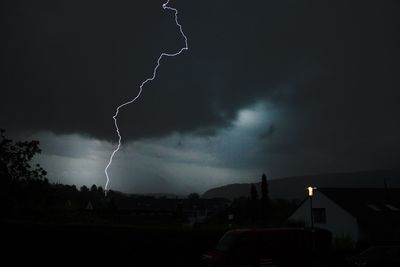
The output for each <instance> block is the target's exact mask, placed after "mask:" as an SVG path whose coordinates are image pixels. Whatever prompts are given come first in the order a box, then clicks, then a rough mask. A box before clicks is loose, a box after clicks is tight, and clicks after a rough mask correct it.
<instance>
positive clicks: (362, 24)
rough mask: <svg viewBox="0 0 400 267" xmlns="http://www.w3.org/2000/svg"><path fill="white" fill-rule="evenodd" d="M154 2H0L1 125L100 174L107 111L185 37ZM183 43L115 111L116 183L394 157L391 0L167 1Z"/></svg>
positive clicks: (396, 40)
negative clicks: (176, 12) (154, 76)
mask: <svg viewBox="0 0 400 267" xmlns="http://www.w3.org/2000/svg"><path fill="white" fill-rule="evenodd" d="M162 3H163V2H162V1H158V0H157V1H156V0H153V1H147V0H146V1H145V0H143V1H128V0H123V1H106V0H96V1H94V0H88V1H78V0H42V1H22V0H21V1H20V0H14V1H1V3H0V21H1V22H0V33H1V42H0V68H1V71H0V88H1V95H0V96H1V97H0V128H5V129H6V130H7V135H8V136H9V137H11V138H13V139H38V140H40V141H41V147H42V148H43V153H42V154H41V155H40V156H38V157H36V161H37V162H40V163H41V164H42V165H43V166H44V168H45V169H47V170H48V172H49V175H48V178H49V179H50V181H53V182H61V183H67V184H76V185H78V186H80V185H82V184H86V185H91V184H98V185H102V186H104V184H105V181H106V178H105V175H104V167H105V166H106V164H107V161H108V158H109V156H110V154H111V152H112V151H113V149H114V148H115V145H116V142H117V135H116V133H115V128H114V124H113V123H114V122H113V120H112V116H113V114H114V112H115V108H116V107H117V106H118V105H120V104H121V103H123V102H126V101H127V100H129V99H131V98H132V97H134V96H135V95H136V94H137V92H138V90H139V85H140V84H141V82H142V81H143V80H145V79H146V78H148V77H150V76H151V74H152V71H153V67H154V66H155V63H156V60H157V58H158V56H159V55H160V53H161V52H176V51H177V50H179V49H180V48H181V47H182V46H184V40H183V38H182V36H181V35H180V33H179V29H178V28H177V27H176V25H175V22H174V16H173V15H174V14H173V13H172V12H168V11H165V10H163V9H162ZM171 6H174V7H176V8H177V9H179V12H180V13H179V21H180V23H181V24H182V26H183V30H184V32H185V33H186V35H187V37H188V41H189V51H185V52H184V53H183V54H182V55H181V56H179V57H176V58H167V59H165V60H163V61H162V65H161V67H160V69H159V72H158V77H157V79H156V80H155V81H154V82H152V83H149V84H148V85H146V87H145V88H144V91H143V94H142V96H141V98H140V99H139V100H138V101H137V102H135V103H134V104H132V105H130V106H127V107H126V108H123V109H122V110H121V113H120V116H119V117H118V118H119V126H120V129H121V134H122V137H123V140H122V141H123V143H122V149H121V151H120V152H119V153H118V154H117V155H116V157H115V159H114V163H113V165H112V166H111V168H110V170H109V173H110V176H111V182H110V188H111V189H114V190H120V191H123V192H132V193H151V192H172V193H179V194H184V193H189V192H194V191H196V192H202V191H204V190H206V189H208V188H211V187H214V186H219V185H224V184H228V183H234V182H254V181H258V180H259V178H260V177H261V173H262V172H266V173H267V174H268V176H269V178H279V177H284V176H291V175H307V174H315V173H324V172H343V171H358V170H373V169H388V168H396V167H399V155H400V138H399V136H400V126H399V121H400V119H399V117H400V116H399V115H400V105H399V100H400V86H399V74H400V73H399V64H400V55H399V47H400V16H399V14H400V2H399V1H397V0H393V1H386V0H381V1H372V0H363V1H348V0H337V1H330V0H327V1H321V0H303V1H299V0H279V1H266V0H250V1H236V0H229V1H228V0H219V1H215V0H213V1H212V0H202V1H188V0H186V1H184V0H176V1H174V0H173V1H172V2H171Z"/></svg>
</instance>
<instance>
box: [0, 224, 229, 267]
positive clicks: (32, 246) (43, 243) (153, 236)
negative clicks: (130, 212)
mask: <svg viewBox="0 0 400 267" xmlns="http://www.w3.org/2000/svg"><path fill="white" fill-rule="evenodd" d="M223 233H224V231H222V230H211V229H208V230H205V229H182V228H181V229H179V228H176V229H174V228H135V227H130V226H107V225H61V224H58V225H56V224H37V223H15V222H2V223H1V243H2V249H1V254H2V255H3V257H2V258H3V260H6V261H7V262H10V264H9V265H7V266H17V265H20V264H21V263H28V264H29V266H44V265H46V266H47V265H53V266H59V265H61V264H62V265H64V264H66V263H67V264H68V265H72V266H80V265H82V264H85V265H89V266H96V265H101V266H103V265H109V266H122V265H123V266H141V267H142V266H143V267H145V266H177V267H179V266H185V267H186V266H200V263H201V260H200V259H201V255H202V254H203V253H204V252H207V251H208V250H209V249H211V248H212V247H213V246H214V245H215V243H216V242H217V240H218V239H219V238H220V237H221V236H222V234H223ZM3 266H4V265H3Z"/></svg>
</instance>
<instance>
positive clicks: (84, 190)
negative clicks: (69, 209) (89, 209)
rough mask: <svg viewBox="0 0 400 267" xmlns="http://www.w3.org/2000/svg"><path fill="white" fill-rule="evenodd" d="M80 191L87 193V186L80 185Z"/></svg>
mask: <svg viewBox="0 0 400 267" xmlns="http://www.w3.org/2000/svg"><path fill="white" fill-rule="evenodd" d="M80 191H81V192H82V193H84V194H86V193H89V188H87V186H86V185H82V186H81V188H80Z"/></svg>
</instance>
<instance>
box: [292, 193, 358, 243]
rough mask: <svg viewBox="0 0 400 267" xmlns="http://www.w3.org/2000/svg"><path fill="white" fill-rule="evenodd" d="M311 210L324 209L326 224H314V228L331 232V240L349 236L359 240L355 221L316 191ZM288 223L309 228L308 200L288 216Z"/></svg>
mask: <svg viewBox="0 0 400 267" xmlns="http://www.w3.org/2000/svg"><path fill="white" fill-rule="evenodd" d="M313 208H325V212H326V224H317V223H314V226H315V227H318V228H322V229H327V230H329V231H331V233H332V235H333V238H335V237H341V236H347V235H348V236H349V237H350V238H351V239H352V240H353V241H358V240H359V229H358V223H357V220H356V219H355V218H354V217H353V216H352V215H351V214H350V213H349V212H347V211H346V210H344V209H343V208H342V207H340V206H339V205H337V204H336V203H335V202H333V201H332V200H330V199H329V198H327V197H326V196H325V195H324V194H323V193H321V192H318V191H316V192H315V194H314V196H313ZM289 220H290V221H300V222H303V223H304V224H305V225H306V226H308V227H309V226H311V215H310V200H309V199H307V200H306V201H304V202H303V203H302V204H301V206H300V207H299V208H298V209H297V210H296V211H295V212H294V213H293V214H292V215H291V216H290V218H289Z"/></svg>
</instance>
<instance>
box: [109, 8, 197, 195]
mask: <svg viewBox="0 0 400 267" xmlns="http://www.w3.org/2000/svg"><path fill="white" fill-rule="evenodd" d="M170 1H171V0H168V1H167V2H165V3H164V4H163V5H162V8H163V9H164V10H169V11H172V12H174V13H175V23H176V26H178V28H179V31H180V32H181V35H182V36H183V38H184V40H185V46H184V47H182V48H181V49H180V50H179V51H178V52H176V53H172V54H171V53H165V52H164V53H161V55H160V56H159V57H158V59H157V64H156V66H155V67H154V69H153V76H151V77H150V78H147V79H146V80H144V81H143V82H142V84H141V85H140V86H139V92H138V94H137V95H136V96H135V97H134V98H132V99H131V100H129V101H127V102H125V103H123V104H121V105H119V106H118V107H117V109H116V111H115V114H114V116H113V119H114V125H115V130H116V132H117V134H118V145H117V147H116V148H115V150H114V151H113V152H112V153H111V156H110V160H109V161H108V164H107V166H106V168H105V169H104V173H105V174H106V178H107V182H106V184H105V186H104V191H105V193H106V194H107V191H108V184H109V182H110V177H109V175H108V168H110V166H111V164H112V161H113V159H114V156H115V154H116V153H117V152H118V150H119V149H120V147H121V140H122V137H121V133H120V131H119V127H118V121H117V117H118V114H119V111H120V110H121V108H123V107H125V106H127V105H129V104H132V103H133V102H135V101H136V100H137V99H138V98H139V97H140V95H141V94H142V91H143V87H144V86H145V85H146V84H147V83H149V82H151V81H153V80H154V79H155V78H156V76H157V70H158V68H159V67H160V65H161V60H162V59H163V58H164V57H176V56H179V55H180V54H181V53H182V52H183V51H185V50H188V49H189V47H188V39H187V37H186V35H185V33H184V32H183V29H182V25H181V24H180V23H179V21H178V9H176V8H173V7H170V6H168V4H169V2H170Z"/></svg>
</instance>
